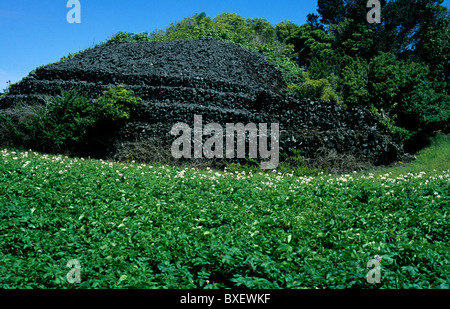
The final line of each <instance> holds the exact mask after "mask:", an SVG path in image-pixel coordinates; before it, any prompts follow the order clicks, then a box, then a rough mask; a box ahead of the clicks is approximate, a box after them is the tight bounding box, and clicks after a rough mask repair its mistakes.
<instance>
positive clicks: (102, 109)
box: [87, 85, 142, 121]
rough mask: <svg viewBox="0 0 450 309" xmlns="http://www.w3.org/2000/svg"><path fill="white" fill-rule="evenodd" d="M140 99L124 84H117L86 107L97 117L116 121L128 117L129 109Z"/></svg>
mask: <svg viewBox="0 0 450 309" xmlns="http://www.w3.org/2000/svg"><path fill="white" fill-rule="evenodd" d="M141 100H142V99H141V98H139V97H137V96H136V95H135V93H134V91H133V90H127V89H126V88H125V86H123V85H118V86H117V87H115V88H109V89H108V90H107V91H104V92H103V95H102V96H101V97H99V98H98V99H97V100H94V101H93V102H92V104H91V105H90V106H89V108H87V111H88V112H91V113H92V114H93V115H94V116H95V117H96V118H97V120H98V119H107V120H109V121H118V120H121V119H129V118H130V112H131V110H132V109H133V108H134V107H136V106H137V105H138V104H139V102H140V101H141Z"/></svg>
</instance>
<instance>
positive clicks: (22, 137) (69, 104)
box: [0, 85, 141, 153]
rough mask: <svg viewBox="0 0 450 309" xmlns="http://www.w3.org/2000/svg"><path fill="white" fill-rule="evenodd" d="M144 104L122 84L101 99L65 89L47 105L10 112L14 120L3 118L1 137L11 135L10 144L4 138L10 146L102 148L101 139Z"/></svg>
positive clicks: (55, 149) (20, 107)
mask: <svg viewBox="0 0 450 309" xmlns="http://www.w3.org/2000/svg"><path fill="white" fill-rule="evenodd" d="M140 101H141V99H140V98H138V97H137V96H136V95H135V94H134V92H133V91H132V90H126V89H125V88H124V86H122V85H119V86H118V87H115V88H109V89H108V90H107V91H105V92H104V93H103V95H102V96H101V97H100V98H98V99H97V100H90V99H89V98H87V97H85V96H82V95H79V94H78V92H77V90H70V91H66V90H63V89H61V95H60V96H54V97H49V98H47V100H46V102H45V104H44V105H42V104H35V105H30V106H25V105H18V106H16V107H15V109H14V110H12V111H10V113H12V114H13V116H12V117H11V116H8V115H2V116H1V118H0V128H1V131H2V132H3V133H2V134H0V135H2V136H3V137H4V136H5V132H6V133H8V132H10V133H11V137H10V138H9V141H6V140H4V138H2V139H3V140H2V142H3V143H4V144H7V145H9V144H11V143H12V144H13V145H16V146H23V147H28V148H33V149H38V150H43V151H50V152H62V151H66V152H67V151H68V152H71V153H74V152H78V150H81V149H82V148H83V147H86V146H88V145H93V144H96V145H98V141H99V140H101V139H103V138H105V136H106V135H107V134H110V133H111V131H113V129H114V127H116V126H120V125H121V120H123V119H128V118H129V117H130V112H131V110H132V108H133V107H135V106H136V105H137V104H138V103H139V102H140ZM24 111H25V112H24ZM14 115H15V116H14ZM21 115H22V116H21ZM23 115H26V117H24V116H23Z"/></svg>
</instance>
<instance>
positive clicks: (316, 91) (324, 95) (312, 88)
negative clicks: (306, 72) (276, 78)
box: [289, 78, 341, 102]
mask: <svg viewBox="0 0 450 309" xmlns="http://www.w3.org/2000/svg"><path fill="white" fill-rule="evenodd" d="M289 90H290V91H293V92H295V93H298V94H299V95H300V97H302V98H308V99H313V100H317V99H321V100H324V101H333V102H340V101H341V99H340V98H339V97H338V96H337V94H336V93H335V92H334V91H333V89H332V87H331V84H330V82H329V81H328V80H326V79H319V80H313V79H309V78H307V79H306V81H305V82H304V83H302V84H300V85H298V84H297V85H296V84H294V85H290V86H289Z"/></svg>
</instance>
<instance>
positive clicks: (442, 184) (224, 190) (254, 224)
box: [0, 136, 450, 289]
mask: <svg viewBox="0 0 450 309" xmlns="http://www.w3.org/2000/svg"><path fill="white" fill-rule="evenodd" d="M449 154H450V147H449V139H448V136H444V137H441V138H440V139H439V140H438V143H436V144H434V145H432V146H431V147H430V148H428V149H426V150H425V151H423V152H422V153H420V154H419V159H418V160H417V161H415V162H413V163H410V164H408V165H405V166H401V167H398V168H391V169H384V170H376V171H366V172H358V173H351V174H347V175H330V174H328V173H326V172H319V173H318V174H317V175H301V174H300V173H297V172H291V173H289V172H283V173H282V172H280V171H271V172H262V171H260V170H257V169H255V170H251V169H246V170H245V169H240V170H238V169H236V170H230V169H229V170H226V171H216V170H212V169H193V168H180V167H170V166H164V165H150V164H141V163H135V162H128V163H115V162H109V161H102V160H90V159H86V158H84V159H83V158H70V157H65V156H61V155H47V154H40V153H36V152H33V151H19V150H12V149H4V150H1V151H0V217H1V220H0V288H3V289H4V288H46V289H47V288H70V289H72V288H99V289H106V288H108V289H110V288H157V289H160V288H181V289H184V288H193V289H210V288H237V287H243V288H271V289H278V288H283V289H297V288H313V289H314V288H319V289H323V288H333V289H341V288H367V289H378V288H401V289H407V288H436V289H438V288H446V289H448V288H450V249H449V239H450V229H449V213H450V208H449V177H450V176H449V175H450V167H449V165H448V162H445V160H444V159H445V158H447V159H448V158H449V157H450V156H449ZM421 168H423V170H420V169H421ZM374 255H379V256H381V257H382V261H381V283H368V282H367V273H368V271H369V270H370V269H368V268H367V262H368V261H369V260H370V259H373V257H374ZM72 259H76V260H78V261H79V262H80V264H81V270H80V274H81V282H80V283H79V284H77V283H75V284H71V283H69V282H68V280H67V276H66V275H67V273H68V272H69V271H70V270H71V269H70V268H68V267H67V262H68V261H69V260H72Z"/></svg>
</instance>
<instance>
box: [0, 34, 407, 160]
mask: <svg viewBox="0 0 450 309" xmlns="http://www.w3.org/2000/svg"><path fill="white" fill-rule="evenodd" d="M119 84H122V85H125V87H126V88H127V89H131V90H133V91H134V92H135V93H136V95H138V96H139V97H141V98H142V99H143V101H142V103H141V105H140V106H139V108H137V110H135V111H134V113H133V115H132V117H131V119H130V120H129V121H128V122H127V124H126V125H125V126H124V127H122V128H121V129H120V130H118V131H117V132H116V133H115V135H114V138H113V140H111V141H109V142H108V145H109V147H108V149H105V151H104V153H103V154H104V155H105V156H107V157H110V158H116V159H123V158H124V156H125V153H126V152H127V151H130V149H128V150H126V149H125V148H126V146H127V145H128V146H129V145H131V144H133V143H134V144H133V145H134V146H136V143H137V144H140V145H141V149H140V150H139V151H138V150H137V149H136V147H135V148H134V153H130V155H131V156H133V158H134V159H140V158H139V156H140V154H139V153H141V154H142V153H144V152H145V151H143V149H142V147H145V145H158V147H163V148H164V149H166V150H167V149H168V150H169V152H170V144H171V142H172V141H173V140H174V138H175V137H174V136H172V135H171V134H170V128H171V127H172V126H173V125H174V124H175V123H177V122H185V123H187V124H190V125H191V127H193V121H194V115H202V116H203V124H206V123H213V122H214V123H219V124H222V125H223V126H225V124H226V123H238V122H242V123H244V124H247V123H279V124H280V130H281V137H280V146H281V149H280V151H281V152H287V153H290V152H291V151H292V149H298V150H301V151H302V153H303V156H304V157H305V158H306V159H309V160H310V161H311V162H313V161H314V162H319V161H320V160H321V159H325V158H328V159H330V158H334V159H335V160H337V161H340V162H341V163H342V161H343V160H349V159H352V160H357V161H360V162H366V163H371V164H375V165H377V164H386V163H390V162H393V161H394V160H396V159H398V158H399V156H400V155H401V154H402V148H401V146H400V145H397V144H395V143H394V142H393V141H392V138H391V137H390V136H389V135H388V134H386V133H385V132H384V130H383V129H382V127H381V125H380V124H379V123H378V122H377V121H376V120H375V118H374V117H373V115H371V113H370V112H369V111H367V110H364V109H357V110H346V109H344V108H343V107H341V106H339V105H337V104H335V103H330V102H323V101H311V100H308V99H302V98H298V97H296V96H295V95H293V94H287V93H286V92H284V91H282V89H283V88H285V86H286V85H285V84H284V82H283V76H282V74H281V72H280V71H279V70H277V69H276V68H275V67H274V66H273V65H271V64H270V63H269V62H268V61H267V60H265V58H264V56H262V55H261V54H259V53H255V52H252V51H249V50H246V49H243V48H241V47H239V46H236V45H233V44H229V43H224V42H220V41H215V40H206V39H204V40H191V41H163V42H139V43H137V42H135V43H130V42H117V43H113V44H109V45H105V46H101V47H96V48H93V49H89V50H87V51H84V52H81V53H79V54H77V55H75V56H73V57H71V58H70V59H66V60H65V61H61V62H59V63H55V64H52V65H48V66H45V67H42V68H39V69H37V70H36V72H34V73H32V74H30V75H29V76H28V77H27V78H25V79H24V80H23V81H21V82H20V83H17V84H15V85H13V86H12V88H11V90H10V92H9V94H8V95H7V96H5V97H2V98H0V109H3V110H7V109H11V108H15V105H16V104H17V103H18V102H28V103H30V102H39V101H42V102H43V100H44V97H45V95H59V94H60V90H59V87H62V88H63V89H66V90H69V89H78V90H79V91H80V93H83V94H85V95H87V96H89V97H90V98H97V97H99V96H100V95H101V94H102V92H103V91H104V90H106V89H107V88H108V87H111V86H115V85H119ZM130 143H131V144H130ZM165 155H167V153H166V154H165ZM142 159H144V158H142ZM337 161H336V162H337Z"/></svg>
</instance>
